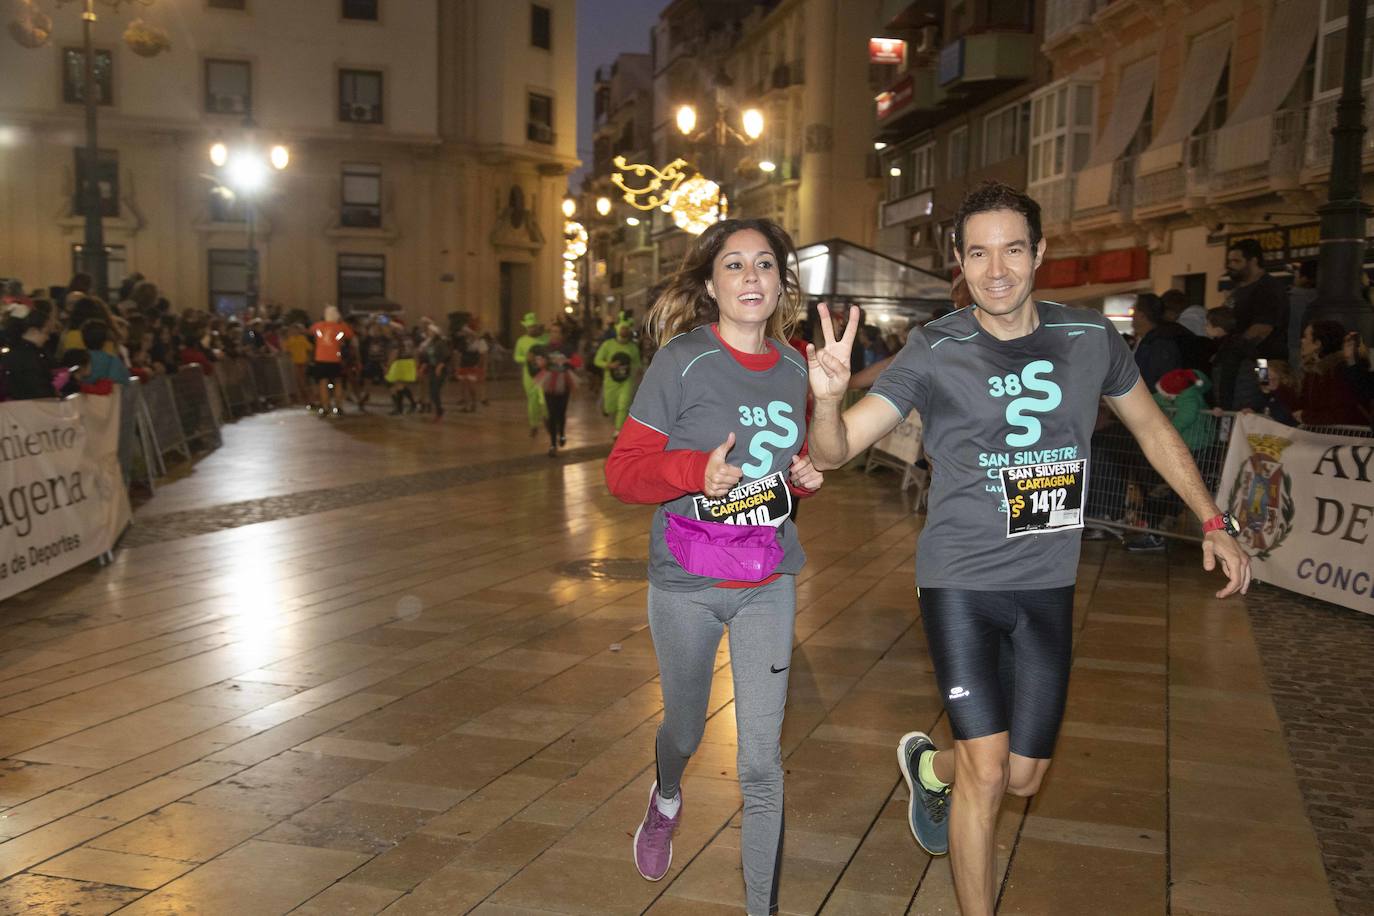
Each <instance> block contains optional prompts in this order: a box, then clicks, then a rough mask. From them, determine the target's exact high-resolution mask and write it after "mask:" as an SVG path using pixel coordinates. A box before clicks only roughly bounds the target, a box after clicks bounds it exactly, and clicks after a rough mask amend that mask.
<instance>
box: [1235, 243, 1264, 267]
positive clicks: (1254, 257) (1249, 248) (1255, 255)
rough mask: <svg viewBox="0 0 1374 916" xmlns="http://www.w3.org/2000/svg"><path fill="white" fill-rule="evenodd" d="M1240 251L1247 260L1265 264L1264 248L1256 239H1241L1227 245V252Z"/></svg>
mask: <svg viewBox="0 0 1374 916" xmlns="http://www.w3.org/2000/svg"><path fill="white" fill-rule="evenodd" d="M1233 251H1239V252H1240V256H1241V257H1242V258H1245V260H1247V261H1258V262H1259V264H1260V266H1261V267H1263V266H1264V249H1263V248H1262V247H1260V243H1259V241H1258V240H1256V239H1240V240H1239V241H1235V242H1232V243H1231V244H1230V245H1228V246H1226V253H1227V254H1230V253H1231V252H1233Z"/></svg>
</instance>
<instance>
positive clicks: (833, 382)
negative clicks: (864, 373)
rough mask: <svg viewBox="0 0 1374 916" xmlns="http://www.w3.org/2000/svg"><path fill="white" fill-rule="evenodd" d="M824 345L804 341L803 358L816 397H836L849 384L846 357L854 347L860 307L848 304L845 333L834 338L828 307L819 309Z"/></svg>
mask: <svg viewBox="0 0 1374 916" xmlns="http://www.w3.org/2000/svg"><path fill="white" fill-rule="evenodd" d="M820 317H821V335H822V342H823V344H824V345H823V346H822V347H821V348H820V349H817V348H816V345H815V344H807V345H806V362H807V365H808V367H809V368H810V373H809V378H810V380H811V393H812V394H813V395H815V396H816V400H818V401H838V400H839V399H840V398H843V397H844V393H845V391H846V390H847V389H848V388H849V357H850V354H851V353H852V352H853V350H854V335H855V334H856V333H857V332H858V330H859V307H858V306H857V305H851V306H850V307H849V320H848V321H846V322H845V327H844V334H842V335H841V336H840V338H839V339H838V340H836V339H835V325H834V323H833V322H832V321H831V320H830V309H829V308H822V309H820Z"/></svg>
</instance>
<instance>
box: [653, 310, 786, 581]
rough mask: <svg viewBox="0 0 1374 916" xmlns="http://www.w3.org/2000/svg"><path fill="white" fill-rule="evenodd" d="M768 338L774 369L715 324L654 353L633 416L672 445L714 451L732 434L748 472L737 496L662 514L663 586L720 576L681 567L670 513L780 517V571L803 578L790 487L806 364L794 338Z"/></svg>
mask: <svg viewBox="0 0 1374 916" xmlns="http://www.w3.org/2000/svg"><path fill="white" fill-rule="evenodd" d="M768 343H769V345H770V346H772V347H773V348H774V349H775V350H776V351H777V352H778V354H779V356H780V358H779V359H778V361H777V363H776V364H774V365H773V366H772V367H771V368H769V369H763V370H754V369H748V368H745V367H744V366H742V365H740V363H739V361H738V360H736V359H735V357H734V356H732V355H731V354H730V352H729V351H728V350H727V349H726V348H725V345H724V344H723V343H722V342H721V340H720V338H718V337H717V336H716V334H715V332H714V331H713V330H712V329H711V328H710V327H709V326H703V327H699V328H697V329H696V330H694V331H689V332H687V333H685V334H679V335H678V336H677V337H674V338H673V339H672V340H670V341H668V343H667V344H666V345H665V346H664V347H663V348H662V349H661V350H659V351H658V353H657V354H655V356H654V360H653V362H652V363H650V364H649V368H648V370H647V371H646V372H645V373H644V381H643V382H642V383H641V384H640V386H639V391H638V392H636V393H635V399H634V403H633V404H631V405H630V416H631V417H633V418H634V419H635V420H636V421H638V422H640V423H642V424H644V425H645V426H647V427H649V428H650V429H653V430H656V431H657V432H660V433H662V434H663V435H665V436H667V437H668V445H667V449H668V451H675V450H678V449H690V450H692V451H699V452H709V451H711V450H713V449H715V448H716V447H718V446H719V445H720V444H721V443H722V442H724V441H725V438H726V437H727V436H728V435H729V434H730V433H732V432H733V433H734V434H735V444H734V447H733V448H731V450H730V453H729V455H728V456H726V460H727V461H728V462H729V463H730V464H733V465H735V466H737V467H740V468H742V469H743V470H744V476H743V478H742V479H741V480H740V484H739V486H737V487H736V488H735V490H733V491H731V492H732V494H734V498H733V499H726V500H706V499H705V497H703V496H702V495H701V494H699V493H698V494H688V495H686V496H681V497H678V498H677V499H674V500H671V501H670V502H667V503H664V504H663V505H661V506H659V507H658V510H657V511H655V512H654V521H653V530H652V532H651V535H650V538H649V581H650V582H652V583H653V584H654V585H655V586H656V587H658V588H661V589H664V590H665V591H674V592H688V591H697V590H699V589H703V588H711V587H713V586H715V585H717V584H718V583H720V582H721V581H722V580H720V579H710V578H705V577H702V576H696V575H693V574H692V573H689V572H687V571H686V570H684V569H683V568H682V567H681V566H680V565H678V562H677V560H676V559H674V558H673V555H672V552H671V551H669V549H668V545H667V542H666V541H665V540H664V537H663V530H664V525H665V518H664V513H665V511H666V512H673V513H676V514H677V515H684V516H687V517H688V518H703V519H705V520H707V521H736V522H738V523H742V524H770V523H773V524H775V527H777V528H778V532H779V543H780V544H781V545H782V548H783V551H784V553H783V559H782V562H781V563H780V564H779V565H778V568H777V570H776V571H777V572H779V573H791V574H795V573H798V572H800V571H801V568H802V564H803V563H805V562H806V554H805V553H804V552H803V551H802V547H801V542H800V541H799V540H797V529H796V526H795V525H794V524H793V523H792V521H791V519H789V518H786V513H785V511H783V503H784V502H788V501H790V499H791V498H792V497H791V494H790V492H787V477H788V471H789V468H790V466H791V463H792V456H793V455H795V454H797V453H798V452H799V451H801V447H802V444H803V443H804V442H805V441H806V393H807V376H806V367H805V365H804V364H803V363H802V360H801V357H800V355H798V353H797V351H796V350H794V349H792V348H791V347H789V346H788V345H787V344H785V343H782V342H780V341H776V340H772V339H770V340H769V341H768ZM779 475H780V477H781V489H779V488H778V486H777V483H778V478H779ZM770 480H771V481H772V484H771V488H770V485H769V484H768V483H766V482H768V481H770ZM788 504H789V505H790V502H788ZM770 518H771V521H770ZM779 519H780V520H781V521H780V524H778V522H779Z"/></svg>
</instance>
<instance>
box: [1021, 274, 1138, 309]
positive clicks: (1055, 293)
mask: <svg viewBox="0 0 1374 916" xmlns="http://www.w3.org/2000/svg"><path fill="white" fill-rule="evenodd" d="M1150 291H1151V289H1150V281H1149V280H1148V279H1146V280H1126V281H1124V282H1121V283H1090V284H1088V285H1087V286H1069V287H1065V288H1064V289H1038V290H1036V291H1035V298H1036V299H1038V300H1041V301H1044V302H1058V303H1059V304H1060V305H1078V306H1093V307H1097V308H1100V307H1101V305H1102V300H1103V299H1106V298H1107V297H1108V296H1131V295H1135V294H1136V293H1148V292H1150Z"/></svg>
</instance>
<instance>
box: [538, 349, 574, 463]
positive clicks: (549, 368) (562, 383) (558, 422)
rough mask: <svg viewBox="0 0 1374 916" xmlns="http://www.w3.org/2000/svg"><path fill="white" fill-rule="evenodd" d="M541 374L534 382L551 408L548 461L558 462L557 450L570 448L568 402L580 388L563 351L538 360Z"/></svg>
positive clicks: (547, 423)
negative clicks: (556, 460) (550, 459)
mask: <svg viewBox="0 0 1374 916" xmlns="http://www.w3.org/2000/svg"><path fill="white" fill-rule="evenodd" d="M538 363H539V371H538V372H537V373H536V374H535V376H534V382H535V384H536V385H538V386H539V387H540V388H542V389H543V390H544V403H545V404H546V405H547V406H548V409H549V416H548V419H546V420H545V421H544V426H545V428H546V429H548V431H549V457H550V458H556V457H557V456H558V450H559V449H560V448H562V447H563V446H565V445H567V444H568V436H567V425H568V399H569V398H571V397H572V393H573V390H574V389H576V388H577V379H576V377H575V376H574V374H573V368H572V365H571V364H570V363H569V362H568V357H567V355H566V354H564V353H563V352H562V351H561V350H550V351H549V353H548V355H547V356H542V357H539V358H538Z"/></svg>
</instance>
